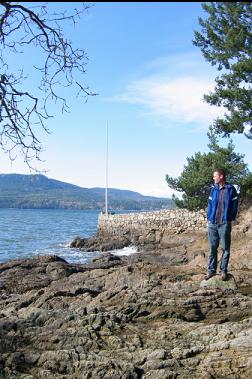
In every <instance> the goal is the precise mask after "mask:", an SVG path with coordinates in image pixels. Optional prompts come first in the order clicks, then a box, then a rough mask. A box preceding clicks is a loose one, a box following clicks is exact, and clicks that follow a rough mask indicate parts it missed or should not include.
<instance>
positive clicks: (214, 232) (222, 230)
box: [208, 222, 231, 274]
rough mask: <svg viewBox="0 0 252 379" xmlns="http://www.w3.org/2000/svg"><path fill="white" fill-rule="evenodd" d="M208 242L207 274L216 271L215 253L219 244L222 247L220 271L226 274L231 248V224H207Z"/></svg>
mask: <svg viewBox="0 0 252 379" xmlns="http://www.w3.org/2000/svg"><path fill="white" fill-rule="evenodd" d="M208 240H209V245H210V257H209V262H208V272H209V273H214V274H215V273H216V270H217V251H218V247H219V243H220V241H221V245H222V257H221V264H220V270H221V272H225V273H227V268H228V261H229V256H230V246H231V223H230V222H228V223H224V224H212V223H209V224H208Z"/></svg>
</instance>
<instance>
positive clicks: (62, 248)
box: [0, 209, 136, 263]
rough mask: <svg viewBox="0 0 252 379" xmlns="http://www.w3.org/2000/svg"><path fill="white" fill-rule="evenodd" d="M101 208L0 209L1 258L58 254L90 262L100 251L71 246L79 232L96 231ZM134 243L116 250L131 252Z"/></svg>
mask: <svg viewBox="0 0 252 379" xmlns="http://www.w3.org/2000/svg"><path fill="white" fill-rule="evenodd" d="M99 213H100V211H93V210H65V209H0V262H6V261H9V260H12V259H19V258H30V257H34V256H37V255H52V254H56V255H58V256H59V257H61V258H64V259H65V260H66V261H67V262H69V263H88V262H90V261H91V259H92V258H94V257H96V256H98V255H99V254H100V252H98V251H97V252H85V251H84V252H83V251H80V250H78V249H70V247H69V245H70V242H71V241H72V240H73V239H74V238H75V237H77V236H80V237H82V238H83V237H91V236H93V235H95V233H96V231H97V223H98V217H99ZM134 252H136V248H135V247H130V248H124V249H121V250H117V251H113V252H112V253H113V254H115V255H129V254H132V253H134Z"/></svg>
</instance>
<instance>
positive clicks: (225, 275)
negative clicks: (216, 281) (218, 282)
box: [221, 272, 227, 282]
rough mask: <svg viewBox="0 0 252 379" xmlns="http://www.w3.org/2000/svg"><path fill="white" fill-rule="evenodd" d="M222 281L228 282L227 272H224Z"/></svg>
mask: <svg viewBox="0 0 252 379" xmlns="http://www.w3.org/2000/svg"><path fill="white" fill-rule="evenodd" d="M221 279H222V280H223V281H224V282H225V281H226V280H227V273H226V272H222V273H221Z"/></svg>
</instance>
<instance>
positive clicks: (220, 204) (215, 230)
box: [205, 169, 238, 280]
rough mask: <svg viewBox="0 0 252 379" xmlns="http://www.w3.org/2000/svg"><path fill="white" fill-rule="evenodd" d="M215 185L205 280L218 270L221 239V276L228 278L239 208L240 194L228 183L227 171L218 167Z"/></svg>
mask: <svg viewBox="0 0 252 379" xmlns="http://www.w3.org/2000/svg"><path fill="white" fill-rule="evenodd" d="M213 180H214V185H213V186H212V188H211V193H210V196H209V199H208V210H207V219H208V222H209V223H208V240H209V245H210V257H209V262H208V274H207V275H206V277H205V280H208V279H210V278H212V277H213V276H214V275H215V274H216V270H217V250H218V247H219V242H220V240H221V245H222V257H221V264H220V270H221V278H222V280H227V270H228V261H229V256H230V245H231V223H232V221H234V220H235V218H236V215H237V209H238V194H237V191H236V189H235V187H234V186H233V185H232V184H228V183H226V180H225V171H224V170H222V169H216V170H215V171H214V173H213Z"/></svg>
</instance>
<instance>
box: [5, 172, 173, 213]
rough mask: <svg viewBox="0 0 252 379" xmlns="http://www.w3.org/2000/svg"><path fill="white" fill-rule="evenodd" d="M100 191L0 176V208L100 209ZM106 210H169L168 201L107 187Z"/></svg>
mask: <svg viewBox="0 0 252 379" xmlns="http://www.w3.org/2000/svg"><path fill="white" fill-rule="evenodd" d="M104 192H105V191H104V188H82V187H78V186H76V185H73V184H69V183H65V182H61V181H58V180H55V179H49V178H47V177H46V176H44V175H21V174H0V208H47V209H48V208H52V209H56V208H57V209H58V208H63V209H100V210H103V209H104V202H105V200H104V197H105V195H104ZM108 204H109V209H110V210H155V209H162V208H173V207H174V203H173V201H172V200H171V199H167V198H157V197H153V196H143V195H141V194H140V193H138V192H134V191H128V190H119V189H115V188H108Z"/></svg>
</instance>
